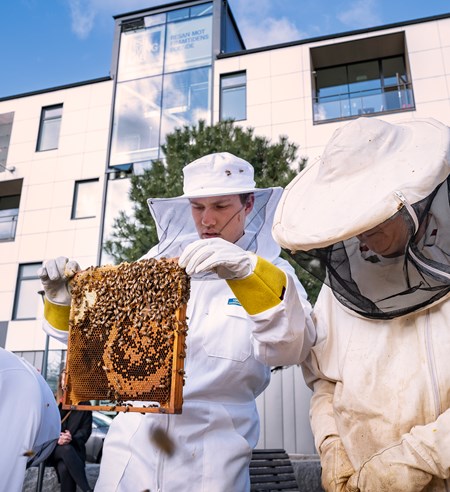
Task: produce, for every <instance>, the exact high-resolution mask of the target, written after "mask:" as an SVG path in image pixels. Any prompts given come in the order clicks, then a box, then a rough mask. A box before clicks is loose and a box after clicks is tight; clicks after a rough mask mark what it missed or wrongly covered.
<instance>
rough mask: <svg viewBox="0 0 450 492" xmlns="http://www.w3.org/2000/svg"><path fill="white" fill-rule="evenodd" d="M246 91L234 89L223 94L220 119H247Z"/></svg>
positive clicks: (242, 88) (241, 88)
mask: <svg viewBox="0 0 450 492" xmlns="http://www.w3.org/2000/svg"><path fill="white" fill-rule="evenodd" d="M245 109H246V89H245V86H244V87H233V88H231V89H227V90H226V91H223V92H222V99H221V111H220V119H221V120H226V119H234V120H245V119H246V111H245Z"/></svg>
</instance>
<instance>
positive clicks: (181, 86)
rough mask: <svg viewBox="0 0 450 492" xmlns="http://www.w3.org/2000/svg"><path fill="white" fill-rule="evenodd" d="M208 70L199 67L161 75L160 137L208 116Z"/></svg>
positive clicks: (207, 118)
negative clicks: (161, 109)
mask: <svg viewBox="0 0 450 492" xmlns="http://www.w3.org/2000/svg"><path fill="white" fill-rule="evenodd" d="M210 71H211V69H210V68H209V67H208V68H198V69H195V70H187V71H185V72H178V73H174V74H170V75H165V77H164V87H163V94H164V97H163V114H162V122H161V138H162V139H164V137H165V136H166V135H167V134H168V133H171V132H172V131H173V130H174V129H175V128H176V127H178V128H180V127H183V126H184V125H190V124H195V123H196V122H197V121H198V120H200V119H204V120H207V121H208V120H209V119H210V118H211V117H210V107H209V102H210V100H211V98H210Z"/></svg>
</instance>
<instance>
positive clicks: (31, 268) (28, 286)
mask: <svg viewBox="0 0 450 492" xmlns="http://www.w3.org/2000/svg"><path fill="white" fill-rule="evenodd" d="M41 266H42V263H27V264H22V265H19V273H18V275H17V285H16V296H15V299H14V308H13V316H12V319H13V320H25V319H36V314H37V311H38V305H39V303H42V299H41V296H40V295H39V291H40V290H41V289H42V286H41V282H40V280H39V277H38V275H37V271H38V269H39V268H40V267H41Z"/></svg>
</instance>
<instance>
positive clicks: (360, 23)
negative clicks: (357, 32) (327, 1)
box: [337, 0, 382, 29]
mask: <svg viewBox="0 0 450 492" xmlns="http://www.w3.org/2000/svg"><path fill="white" fill-rule="evenodd" d="M377 6H378V5H377V2H376V1H375V0H355V1H354V2H353V3H351V4H350V6H349V8H347V9H346V10H344V11H342V12H341V13H338V14H337V18H338V19H339V21H340V22H342V24H344V25H345V26H347V27H349V28H351V29H359V28H364V27H370V26H376V25H379V24H381V23H382V19H381V16H380V14H379V13H378V12H377Z"/></svg>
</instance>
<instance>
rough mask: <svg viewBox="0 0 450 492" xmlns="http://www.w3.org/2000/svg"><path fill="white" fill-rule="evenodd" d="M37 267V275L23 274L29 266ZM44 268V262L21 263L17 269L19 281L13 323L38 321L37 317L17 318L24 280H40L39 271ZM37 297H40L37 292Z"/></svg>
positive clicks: (17, 282) (15, 295)
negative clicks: (24, 269)
mask: <svg viewBox="0 0 450 492" xmlns="http://www.w3.org/2000/svg"><path fill="white" fill-rule="evenodd" d="M32 265H34V266H36V273H35V274H34V275H24V274H23V268H24V267H27V266H32ZM41 266H42V262H34V261H33V262H29V263H20V264H19V265H18V269H17V280H16V290H15V293H14V304H13V312H12V317H11V320H13V321H29V320H35V319H37V316H33V317H25V318H19V317H18V316H17V311H18V308H19V301H20V295H19V294H20V291H21V285H22V282H23V281H24V280H38V279H39V276H38V274H37V270H38V269H39V268H40V267H41ZM36 295H38V291H36Z"/></svg>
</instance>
